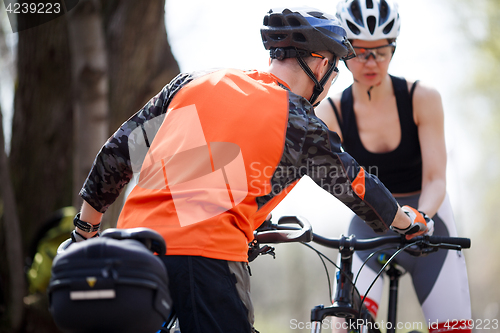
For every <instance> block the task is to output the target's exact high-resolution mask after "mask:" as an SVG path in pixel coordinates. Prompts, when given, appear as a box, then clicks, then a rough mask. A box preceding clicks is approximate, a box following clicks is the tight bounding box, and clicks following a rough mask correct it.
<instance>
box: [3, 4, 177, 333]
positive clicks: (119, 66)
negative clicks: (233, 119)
mask: <svg viewBox="0 0 500 333" xmlns="http://www.w3.org/2000/svg"><path fill="white" fill-rule="evenodd" d="M87 3H90V4H91V5H92V4H94V0H86V1H80V4H79V5H78V6H77V7H79V6H82V10H84V11H85V10H86V9H85V8H87V7H84V6H86V5H87ZM164 5H165V0H151V1H130V0H101V6H102V10H101V15H102V20H103V22H104V23H103V28H104V37H105V41H104V43H102V42H100V41H97V42H98V44H99V45H101V46H97V48H99V50H96V49H94V50H93V51H90V55H89V54H87V53H85V52H87V49H85V52H83V53H84V54H78V53H79V52H80V51H78V50H77V48H78V47H79V46H82V45H81V44H80V45H78V43H84V41H85V38H87V37H89V36H88V35H87V36H82V35H81V34H82V31H81V29H87V28H85V27H84V26H85V25H86V24H87V23H85V22H83V21H81V22H71V23H70V25H71V26H72V27H71V29H72V31H71V34H72V36H73V34H75V36H76V37H71V39H72V40H71V41H75V45H73V46H72V48H71V50H70V40H69V29H70V27H69V26H68V20H72V19H73V18H74V19H75V20H77V21H78V20H79V18H78V16H76V17H74V16H71V17H70V15H69V14H68V15H65V16H62V17H60V18H57V19H54V20H52V21H50V22H48V23H45V24H42V25H40V26H38V27H35V28H31V29H27V30H24V31H21V32H19V39H18V52H17V57H18V59H17V68H18V71H17V72H18V79H17V83H16V91H15V98H14V116H13V128H12V138H11V150H10V151H11V153H10V156H9V161H8V162H9V166H10V171H11V181H12V185H13V187H14V191H15V200H16V202H17V205H18V206H17V213H18V216H19V221H20V226H21V237H22V243H21V244H22V249H23V250H22V252H21V253H22V256H23V257H25V256H26V253H27V252H28V250H29V249H30V248H31V247H32V244H31V242H33V239H34V238H35V237H36V236H37V235H38V234H39V233H40V230H43V225H42V224H43V223H44V221H45V220H46V219H47V218H48V217H50V216H51V215H52V213H53V212H55V211H56V210H58V209H60V208H62V207H65V206H69V205H71V204H72V201H73V200H72V199H73V197H74V196H75V195H76V194H77V192H76V191H77V190H76V189H80V188H81V186H82V184H83V180H73V161H72V160H73V151H74V150H80V149H83V148H85V147H88V152H87V153H85V154H88V155H89V156H90V155H91V156H92V157H91V160H93V158H94V157H95V155H96V154H97V152H98V150H99V148H100V146H101V145H102V144H103V143H104V141H105V139H103V138H97V137H98V136H101V135H102V133H103V130H102V128H101V129H98V130H95V129H94V125H95V123H94V122H93V121H94V120H95V119H96V118H97V120H98V121H97V122H98V123H99V122H100V121H102V120H103V119H105V111H104V110H105V107H106V106H105V104H106V102H104V100H105V99H106V97H105V95H106V89H109V94H108V98H107V106H108V109H109V117H110V125H109V126H108V129H107V130H106V132H107V133H106V134H105V137H108V136H109V134H110V133H111V131H115V130H116V129H117V128H118V126H119V125H120V124H121V123H122V122H123V121H124V120H126V119H127V118H129V117H130V116H131V115H132V114H133V113H134V112H136V111H137V110H138V109H140V108H141V107H142V106H143V105H144V104H145V103H146V102H147V101H148V100H149V99H150V98H151V97H152V96H154V95H155V94H156V93H157V92H158V91H159V90H160V89H161V88H162V87H163V86H164V85H165V84H167V83H168V82H169V81H170V79H171V78H173V77H174V76H175V75H176V74H177V73H178V72H179V69H178V66H177V63H176V62H175V60H174V58H173V56H172V53H171V51H170V47H169V45H168V40H167V35H166V29H165V22H164ZM91 8H93V7H91ZM77 10H79V9H78V8H76V7H75V8H74V9H73V10H72V11H75V13H74V14H75V15H78V13H77V12H76V11H77ZM72 11H70V14H72V15H73V13H72ZM83 14H85V15H84V16H87V14H89V15H88V16H91V17H93V19H92V20H96V17H95V13H94V11H93V10H90V13H85V12H84V13H83ZM80 23H81V24H82V26H80V27H77V26H76V25H77V24H80ZM73 24H75V26H73ZM90 25H91V26H94V27H95V26H96V25H95V21H94V23H90ZM89 33H90V32H89V31H87V34H89ZM80 38H82V39H80ZM94 42H96V40H94ZM104 45H106V46H107V47H105V46H104ZM102 52H107V56H106V59H105V61H103V59H102V54H103V53H102ZM79 59H83V60H79ZM95 59H98V60H95ZM80 61H82V62H80ZM94 61H95V63H97V64H98V65H97V66H96V67H94V65H93V64H94ZM73 62H75V64H74V65H75V66H72V64H73ZM86 62H87V65H85V64H86ZM90 63H92V65H90ZM106 63H107V64H108V70H107V74H108V76H109V81H108V83H107V84H106V83H105V82H106V78H105V75H106ZM72 68H73V75H75V78H74V79H73V80H72ZM77 84H78V85H77ZM73 86H75V89H74V87H73ZM88 98H89V99H88ZM89 105H90V106H91V107H94V106H96V105H97V106H98V107H97V109H98V110H99V111H96V112H95V113H94V112H87V111H85V110H86V109H87V107H88V106H89ZM73 109H75V112H78V114H80V112H81V113H83V116H85V117H89V118H88V119H89V121H90V122H91V124H89V125H85V126H86V127H80V125H81V124H82V122H81V121H78V120H77V119H75V120H77V121H75V122H74V121H73ZM75 123H76V124H78V127H79V128H81V129H82V135H83V134H88V133H93V131H97V132H98V134H90V137H91V139H95V141H96V142H95V143H94V144H95V145H98V147H97V148H96V147H94V148H92V147H90V144H88V145H85V143H87V141H85V140H86V138H85V137H84V136H82V137H81V138H80V139H79V140H84V147H80V148H75V149H74V148H73V140H75V139H76V138H75V137H74V133H75V130H76V128H75V125H74V124H75ZM110 129H111V130H110ZM97 141H99V142H98V143H97ZM80 142H82V141H80ZM77 163H78V164H80V165H79V167H82V169H81V171H80V172H81V174H84V173H85V174H86V173H88V171H89V168H90V165H89V164H88V162H87V164H85V163H84V162H77ZM85 168H86V169H87V170H83V169H85ZM73 182H75V183H76V184H75V185H74V188H75V189H73ZM77 182H78V183H77ZM121 205H122V203H121V201H117V203H116V204H115V205H112V206H111V208H110V210H108V213H107V214H106V215H105V217H106V218H107V220H108V221H109V222H108V223H107V224H106V221H104V222H105V223H104V226H105V227H108V226H113V225H115V223H116V217H117V216H118V213H119V211H120V209H121ZM9 237H10V235H9ZM0 245H3V244H1V242H0ZM5 252H6V251H3V248H2V251H0V263H3V262H5V261H6V253H5ZM2 277H3V275H2ZM4 282H5V280H3V281H2V283H1V288H2V290H9V291H10V290H11V287H12V285H11V284H10V283H4ZM0 296H1V295H0ZM32 308H33V307H32V306H29V307H28V308H27V312H26V314H25V317H26V322H27V324H25V325H24V331H23V332H37V333H43V332H51V333H53V332H56V331H57V329H56V328H54V327H52V328H48V327H49V326H50V324H51V323H52V325H53V322H52V320H51V318H50V317H48V316H47V315H45V314H44V313H42V312H43V311H42V310H44V311H45V312H47V310H46V307H44V308H43V309H42V308H40V309H36V310H33V311H31V310H32ZM0 310H1V307H0Z"/></svg>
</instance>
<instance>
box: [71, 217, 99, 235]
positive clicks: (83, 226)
mask: <svg viewBox="0 0 500 333" xmlns="http://www.w3.org/2000/svg"><path fill="white" fill-rule="evenodd" d="M73 225H74V226H75V227H77V228H78V229H80V230H82V231H85V232H95V231H98V230H99V227H100V226H101V224H100V223H98V224H91V223H88V222H85V221H82V220H80V213H78V214H76V216H75V218H74V219H73Z"/></svg>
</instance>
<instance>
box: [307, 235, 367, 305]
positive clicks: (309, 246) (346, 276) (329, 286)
mask: <svg viewBox="0 0 500 333" xmlns="http://www.w3.org/2000/svg"><path fill="white" fill-rule="evenodd" d="M301 244H303V245H305V246H307V247H308V248H310V249H311V250H313V251H314V252H316V254H317V255H318V256H319V257H320V259H321V261H322V262H323V266H324V268H325V271H326V277H327V279H328V290H329V294H330V301H331V300H332V299H333V296H332V286H331V278H330V273H329V271H328V267H327V266H326V264H325V262H324V260H323V259H326V260H327V261H328V262H329V263H330V264H332V265H333V266H334V267H335V268H337V269H338V271H339V272H340V273H341V274H343V275H344V277H345V278H346V279H347V280H348V281H349V282H351V284H352V286H353V287H354V290H353V292H354V291H356V292H357V293H358V295H359V291H358V289H357V288H356V285H355V284H354V281H353V280H352V279H351V278H350V277H349V275H347V274H346V273H345V272H342V271H341V270H340V267H339V266H338V265H337V264H336V263H335V262H334V261H333V260H331V259H330V258H328V256H326V255H325V254H324V253H323V252H321V251H320V250H318V249H316V248H315V247H313V246H311V245H309V244H307V243H301Z"/></svg>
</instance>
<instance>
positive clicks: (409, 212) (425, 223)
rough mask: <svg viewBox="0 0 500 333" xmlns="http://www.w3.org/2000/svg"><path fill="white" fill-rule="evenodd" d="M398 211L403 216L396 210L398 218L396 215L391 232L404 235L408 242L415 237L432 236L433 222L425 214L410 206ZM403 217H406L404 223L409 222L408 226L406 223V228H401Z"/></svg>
mask: <svg viewBox="0 0 500 333" xmlns="http://www.w3.org/2000/svg"><path fill="white" fill-rule="evenodd" d="M400 210H401V211H402V212H403V213H404V214H402V215H401V212H400V211H399V210H398V214H399V216H398V214H396V218H395V219H394V222H393V224H392V225H391V229H392V230H394V231H395V232H397V233H399V234H402V235H405V236H406V239H408V240H409V239H412V238H414V237H417V236H422V235H429V236H430V235H432V233H433V232H434V221H432V219H431V218H429V217H428V216H427V215H426V214H425V213H423V212H420V211H418V210H416V209H415V208H413V207H410V206H403V207H402V208H400ZM403 215H406V217H407V218H406V221H407V222H408V220H409V222H410V224H408V223H406V228H405V227H403V228H402V227H401V226H402V225H403V224H404V222H402V220H404V219H403Z"/></svg>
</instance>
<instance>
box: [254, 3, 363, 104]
mask: <svg viewBox="0 0 500 333" xmlns="http://www.w3.org/2000/svg"><path fill="white" fill-rule="evenodd" d="M260 33H261V36H262V42H263V43H264V47H265V48H266V50H270V53H271V58H273V59H278V60H282V59H285V58H296V59H297V61H298V63H299V65H300V67H301V68H302V69H303V70H304V72H305V73H306V74H307V75H308V76H309V78H310V79H311V80H312V81H313V82H314V90H313V94H312V95H311V98H310V99H309V102H310V103H311V104H312V105H313V106H316V105H317V104H319V103H317V104H314V102H315V101H316V99H317V98H318V97H319V95H320V94H321V93H322V92H323V90H324V86H325V84H326V82H327V81H328V78H329V77H330V76H331V74H332V73H333V72H334V71H335V70H338V69H337V68H336V67H335V65H334V66H331V67H330V69H329V70H328V71H327V72H326V73H325V75H324V76H323V78H322V79H321V81H318V80H317V79H316V77H315V76H314V74H313V72H312V71H311V68H309V66H308V65H307V63H306V62H305V61H304V59H303V57H307V56H309V55H311V52H319V51H329V52H330V53H333V55H334V56H335V58H336V59H343V60H347V59H350V58H352V57H355V56H356V54H355V53H354V49H353V48H352V45H351V43H350V42H349V40H348V39H347V36H346V32H345V30H344V28H342V26H341V25H340V22H339V21H338V20H337V19H336V18H335V17H334V16H332V15H328V14H326V13H324V12H322V11H320V10H318V9H314V8H310V7H299V8H292V9H289V8H280V9H271V10H270V11H269V12H268V13H267V15H266V16H265V17H264V27H263V28H262V29H261V30H260ZM336 59H334V60H333V63H334V64H335V63H336Z"/></svg>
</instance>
